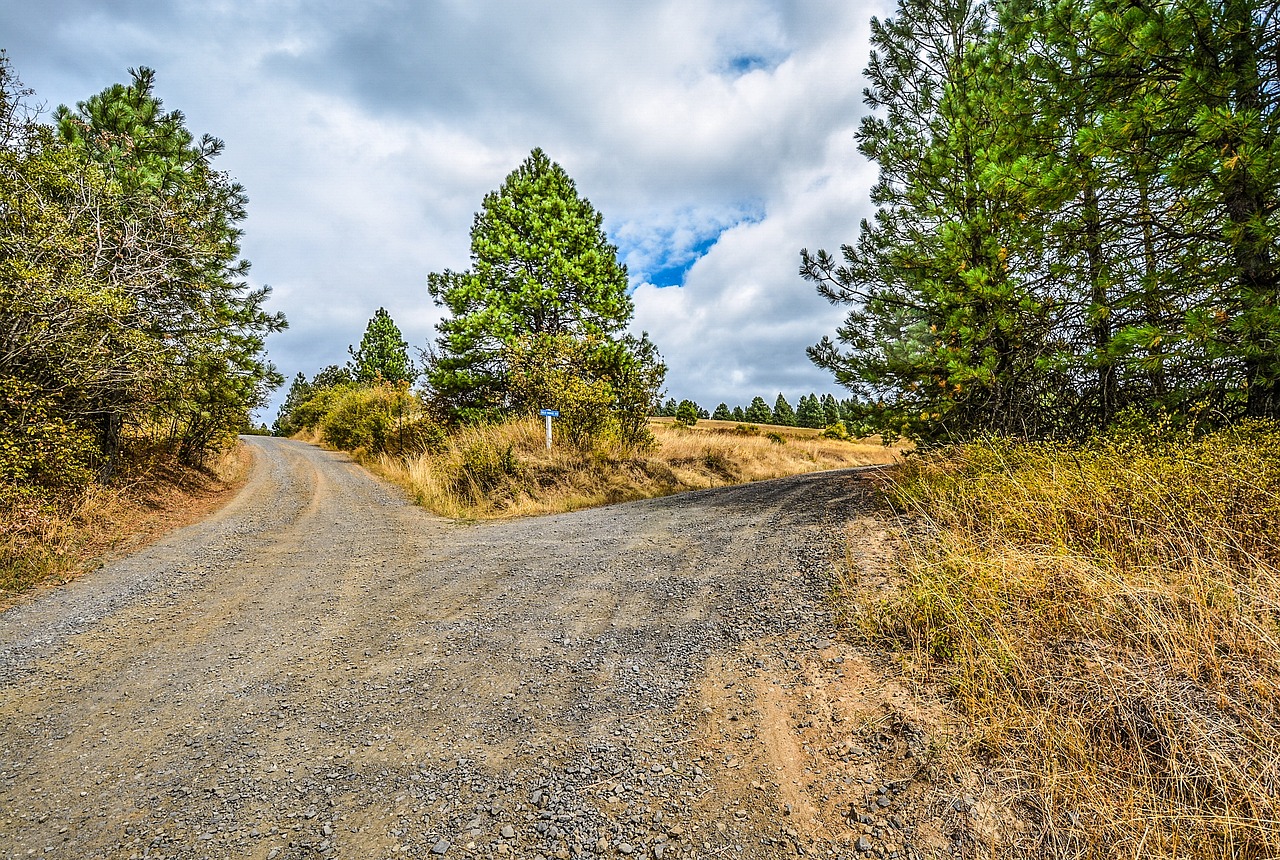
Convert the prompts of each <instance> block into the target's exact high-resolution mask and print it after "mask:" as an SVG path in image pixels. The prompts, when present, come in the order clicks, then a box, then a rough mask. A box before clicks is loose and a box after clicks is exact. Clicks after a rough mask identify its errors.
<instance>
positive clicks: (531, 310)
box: [427, 149, 633, 417]
mask: <svg viewBox="0 0 1280 860" xmlns="http://www.w3.org/2000/svg"><path fill="white" fill-rule="evenodd" d="M601 224H602V217H601V215H600V213H599V212H597V211H596V210H595V208H594V207H592V205H591V203H590V202H589V201H587V200H586V199H585V198H583V197H580V196H579V195H578V191H577V187H576V186H575V185H574V182H573V180H572V179H570V178H569V175H568V174H567V173H566V172H565V171H564V168H562V167H561V166H560V165H558V164H556V163H554V162H552V161H551V160H550V159H549V158H548V157H547V156H546V154H545V153H544V152H543V151H542V150H541V149H535V150H533V152H532V153H530V155H529V157H528V158H527V159H526V160H525V161H524V163H523V164H521V165H520V167H518V168H517V169H516V170H515V171H513V172H512V173H511V174H510V175H508V176H507V178H506V181H504V182H503V184H502V187H501V188H499V189H498V190H497V191H493V192H491V193H490V194H488V195H487V196H486V197H485V199H484V203H483V206H482V208H481V211H480V212H479V213H478V214H477V215H476V217H475V221H474V223H473V225H472V229H471V268H470V269H469V270H467V271H465V272H452V271H445V272H443V273H436V274H432V275H431V276H430V277H429V278H428V282H427V286H428V290H429V292H430V293H431V296H432V298H433V299H435V301H436V303H437V304H438V305H441V306H443V307H444V308H445V309H446V310H447V311H448V312H449V316H448V317H446V318H445V319H443V320H442V321H441V322H440V323H439V324H438V326H437V328H438V330H439V332H440V336H439V338H438V339H437V341H436V343H437V346H438V348H439V355H438V357H437V359H436V361H435V362H434V364H433V366H432V367H430V368H429V369H428V378H429V381H430V385H431V387H432V389H433V390H434V391H435V392H436V394H437V395H438V396H439V398H440V399H441V400H443V401H444V402H445V403H446V404H447V405H448V406H449V407H450V408H451V409H452V410H453V411H454V412H455V413H456V414H458V415H460V416H462V417H479V416H482V415H485V414H492V413H494V412H496V411H500V410H502V409H503V408H505V406H506V405H507V379H506V364H505V359H504V351H505V350H506V349H507V348H508V347H510V346H512V345H514V344H515V343H516V341H517V340H518V339H519V338H520V337H522V336H525V335H549V336H553V337H559V336H562V335H567V336H570V337H574V338H588V337H605V338H612V337H613V336H614V335H616V334H617V333H618V332H620V331H621V330H622V328H623V327H624V326H625V325H626V323H627V322H628V321H629V320H630V319H631V315H632V312H633V308H632V304H631V299H630V297H629V296H628V294H627V270H626V267H625V266H624V265H622V264H621V263H619V262H618V250H617V248H616V247H615V246H614V245H612V244H611V243H610V242H609V241H608V238H607V237H606V236H605V233H604V230H603V228H602V226H601Z"/></svg>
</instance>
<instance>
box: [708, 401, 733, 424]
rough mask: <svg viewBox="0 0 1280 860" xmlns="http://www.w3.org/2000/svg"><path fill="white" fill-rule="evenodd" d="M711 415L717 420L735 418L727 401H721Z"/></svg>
mask: <svg viewBox="0 0 1280 860" xmlns="http://www.w3.org/2000/svg"><path fill="white" fill-rule="evenodd" d="M711 417H712V418H714V419H715V420H716V421H730V420H732V419H733V413H732V412H730V411H729V405H728V404H727V403H721V404H720V405H719V406H717V407H716V411H715V412H712V413H711Z"/></svg>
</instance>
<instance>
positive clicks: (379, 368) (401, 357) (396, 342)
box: [347, 308, 417, 384]
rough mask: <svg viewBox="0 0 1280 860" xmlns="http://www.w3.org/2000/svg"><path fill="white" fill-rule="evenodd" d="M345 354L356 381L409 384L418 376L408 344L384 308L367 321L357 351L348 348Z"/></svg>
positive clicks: (379, 309) (353, 348)
mask: <svg viewBox="0 0 1280 860" xmlns="http://www.w3.org/2000/svg"><path fill="white" fill-rule="evenodd" d="M347 351H348V352H350V353H351V374H352V376H354V377H355V379H356V381H357V382H360V383H364V384H368V383H372V382H374V381H375V380H378V379H382V380H385V381H386V382H393V383H394V382H412V381H413V379H414V377H415V376H417V371H416V370H415V369H414V367H413V362H411V361H410V360H409V344H408V343H406V342H405V341H404V339H403V338H402V337H401V336H400V329H399V327H398V326H396V324H395V321H394V320H392V319H391V315H390V314H389V313H387V311H386V308H378V310H377V312H376V313H374V315H373V319H371V320H369V324H368V326H366V327H365V330H364V337H363V338H362V339H361V340H360V348H359V349H356V348H355V347H347Z"/></svg>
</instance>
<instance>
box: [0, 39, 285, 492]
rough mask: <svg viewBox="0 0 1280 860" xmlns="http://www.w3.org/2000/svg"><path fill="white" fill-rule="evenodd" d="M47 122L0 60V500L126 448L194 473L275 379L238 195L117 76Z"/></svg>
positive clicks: (104, 472) (274, 319)
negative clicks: (171, 459) (158, 453)
mask: <svg viewBox="0 0 1280 860" xmlns="http://www.w3.org/2000/svg"><path fill="white" fill-rule="evenodd" d="M130 74H131V76H132V80H131V82H130V83H128V84H116V85H114V86H111V87H108V88H107V89H105V90H103V91H102V92H101V93H98V94H97V95H94V96H92V97H91V98H89V99H88V100H86V101H84V102H81V103H79V104H78V105H77V107H76V108H75V109H71V108H68V107H65V106H63V107H60V108H58V110H57V111H56V112H55V114H54V116H53V122H52V123H46V122H41V121H40V119H39V117H38V115H37V113H36V112H35V111H34V110H33V109H32V107H31V101H30V99H31V97H32V95H33V94H32V93H31V91H30V90H27V89H26V88H24V87H23V86H22V84H21V83H20V81H19V79H18V77H17V75H16V74H15V73H14V71H13V69H12V67H11V66H10V64H9V62H8V59H7V57H6V56H5V55H4V54H3V52H0V503H5V504H8V503H12V502H14V500H15V499H20V498H23V497H26V498H28V499H37V500H38V499H42V498H45V497H46V496H48V495H49V494H50V493H54V492H57V491H59V490H61V489H65V488H73V489H74V488H76V487H80V486H83V485H85V484H87V483H89V482H91V481H93V480H96V479H103V478H107V477H110V476H111V475H112V474H113V473H114V472H115V471H116V469H117V468H118V465H119V463H120V461H121V458H122V456H124V455H126V454H128V453H129V452H130V450H131V449H132V448H134V447H145V448H146V449H147V450H154V449H155V448H156V447H157V446H160V447H162V448H165V449H167V450H169V451H171V452H173V453H174V454H176V455H177V456H178V457H180V458H181V459H182V460H183V461H186V462H188V463H193V464H199V463H201V462H203V461H204V460H205V459H206V457H207V456H208V455H209V454H210V453H211V452H213V451H216V450H217V449H219V448H220V447H222V446H223V445H225V444H227V443H228V442H229V441H231V440H232V439H233V438H234V436H235V434H236V433H238V432H239V431H240V430H241V429H242V428H244V427H246V426H248V423H249V414H250V411H251V410H252V409H254V408H255V407H257V406H259V405H261V404H262V403H263V402H264V399H265V396H266V394H267V393H268V391H269V390H270V389H271V388H272V387H273V386H274V385H276V384H278V383H279V381H280V378H279V376H278V374H277V373H276V372H275V369H274V368H273V367H272V366H271V365H270V364H268V363H267V362H266V360H265V358H264V355H263V347H264V339H265V337H266V335H267V334H269V333H270V332H274V331H279V330H280V329H282V328H284V326H285V321H284V319H283V317H281V316H280V315H279V314H273V313H269V312H267V311H266V310H265V309H264V302H265V300H266V298H267V295H268V290H267V289H266V288H259V289H251V288H250V287H249V286H248V285H247V284H246V283H245V280H244V278H245V273H246V272H247V271H248V268H249V264H248V262H247V261H245V260H243V259H242V258H241V257H240V245H239V242H240V235H241V233H240V227H239V225H240V222H241V221H242V220H243V219H244V217H245V206H246V202H247V201H246V196H245V192H244V189H243V188H241V186H240V185H238V184H237V183H236V182H234V181H233V180H232V179H231V178H230V177H229V176H227V175H226V174H225V173H223V172H221V171H218V170H216V169H215V168H214V166H213V162H214V160H215V159H216V157H217V156H218V154H219V153H220V152H221V151H222V143H221V141H219V140H217V139H215V138H212V137H209V136H207V135H206V136H204V137H202V138H199V139H197V138H195V137H194V136H193V135H192V134H191V132H190V131H188V130H187V128H186V124H185V119H184V117H183V115H182V114H181V113H180V112H178V111H166V110H165V109H164V107H163V105H162V104H161V101H160V99H158V98H157V97H156V96H155V93H154V84H155V75H154V73H153V72H152V71H151V70H150V69H145V68H143V69H138V70H136V71H131V72H130Z"/></svg>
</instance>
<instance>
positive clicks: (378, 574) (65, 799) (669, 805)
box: [0, 437, 906, 860]
mask: <svg viewBox="0 0 1280 860" xmlns="http://www.w3.org/2000/svg"><path fill="white" fill-rule="evenodd" d="M247 441H248V442H249V444H251V445H253V446H255V454H256V465H255V469H254V473H253V476H252V478H251V479H250V482H249V484H248V485H247V486H246V488H245V489H244V490H243V491H242V492H241V493H240V495H239V496H237V498H236V499H235V500H234V501H233V502H232V503H231V504H230V505H229V506H227V507H226V508H224V509H223V510H222V511H220V512H219V513H218V514H216V515H215V516H214V517H213V518H211V519H209V520H207V521H205V522H202V523H200V524H198V525H195V526H192V527H189V528H187V529H184V530H182V531H180V532H176V533H174V534H173V535H171V536H170V537H169V538H167V539H165V540H163V541H161V542H159V543H157V544H154V545H152V546H151V547H149V548H148V549H146V550H145V551H143V552H141V553H139V554H137V555H135V556H133V557H131V558H129V559H126V560H124V561H122V562H120V563H117V564H114V565H112V566H109V567H107V568H104V569H102V570H100V571H98V572H96V573H95V574H93V575H90V576H86V577H84V578H82V579H80V580H78V581H76V582H74V583H73V584H72V585H70V586H68V587H66V588H63V589H60V590H57V591H53V592H47V593H45V594H43V595H41V596H39V597H38V599H33V600H31V601H29V602H27V603H25V604H21V605H18V606H15V607H13V608H12V609H10V610H8V611H7V612H5V613H4V614H3V615H0V857H30V856H45V857H48V856H52V857H73V858H74V857H113V858H114V857H149V858H150V857H181V858H188V857H200V858H204V857H208V858H223V857H227V858H230V857H237V858H238V857H255V858H271V859H272V860H274V858H311V857H347V858H365V857H369V858H384V857H385V858H397V857H411V858H424V857H437V856H445V857H468V856H479V857H489V856H512V857H534V858H536V857H539V856H541V857H544V858H552V857H556V858H570V857H633V858H639V857H643V858H656V860H666V858H691V857H713V856H727V857H742V858H755V857H762V858H763V857H780V856H796V854H797V853H810V854H814V853H816V854H818V855H820V856H829V855H831V854H833V853H835V849H834V848H832V847H830V846H829V845H826V844H824V843H821V842H815V841H814V840H813V839H812V838H811V837H810V836H808V835H806V834H805V833H803V832H797V830H796V822H795V821H794V820H793V819H789V818H788V816H789V815H790V813H791V811H792V807H791V805H790V804H789V803H787V802H784V799H783V797H782V795H781V794H779V792H778V791H777V790H776V785H774V784H768V785H766V784H763V783H758V782H754V781H749V780H748V778H747V776H746V775H745V774H744V775H742V777H741V778H738V777H737V775H736V772H735V771H736V769H738V768H740V763H739V762H737V761H736V759H734V758H733V757H732V756H730V755H728V754H727V753H726V754H723V755H722V754H720V753H721V752H722V750H721V748H720V747H719V746H717V744H719V740H718V738H720V737H721V736H723V735H725V733H726V731H727V729H726V728H725V727H726V726H728V725H729V724H728V723H725V724H724V725H709V724H708V720H709V718H711V717H713V716H714V715H713V714H712V711H713V708H711V707H708V706H706V691H705V689H704V688H705V687H706V684H707V680H706V679H707V677H708V674H707V673H708V671H709V666H710V665H712V664H713V663H714V664H715V665H716V666H720V667H723V666H725V665H728V664H733V663H734V661H739V662H741V661H742V660H745V659H747V658H746V657H743V656H742V655H743V654H746V653H748V651H750V652H751V653H752V654H754V655H756V656H753V657H751V658H750V659H751V660H752V661H754V662H753V663H751V664H743V667H744V670H745V671H749V672H754V671H755V668H754V667H756V666H763V665H764V662H763V658H762V657H760V654H762V653H764V652H763V651H762V650H761V649H765V650H768V648H771V649H772V650H771V651H769V653H771V654H774V655H775V656H776V659H777V660H778V661H780V662H779V665H782V666H784V667H785V666H789V665H792V664H791V658H792V656H793V652H794V651H796V650H797V649H806V648H815V649H816V648H819V647H826V646H829V645H830V642H829V641H825V640H827V638H828V637H829V636H830V620H829V618H828V617H827V613H826V609H825V606H824V594H825V592H826V589H827V573H828V571H829V570H830V567H831V564H832V562H833V560H834V558H835V555H834V554H835V553H843V552H844V545H843V534H842V532H841V527H842V526H843V524H844V523H845V522H846V521H847V520H848V519H849V517H850V516H852V515H853V514H854V513H855V512H856V511H857V510H859V509H862V508H863V507H865V501H864V490H862V489H861V487H860V485H859V484H858V482H857V481H856V480H855V479H854V478H853V476H852V475H851V474H850V473H847V472H838V473H824V474H819V475H808V476H799V477H795V478H787V479H782V480H778V481H769V482H763V483H758V484H750V485H744V486H739V487H730V488H725V489H718V490H710V491H705V492H698V493H686V494H682V495H678V496H671V497H668V498H665V499H657V500H651V501H645V502H637V503H631V504H625V505H617V506H613V507H605V508H596V509H593V510H589V511H581V512H576V513H571V514H563V515H558V516H551V517H543V518H537V519H525V520H519V521H512V522H499V523H490V524H483V525H460V524H455V523H452V522H449V521H446V520H442V519H439V518H435V517H433V516H431V515H430V514H428V513H426V512H424V511H423V510H421V509H419V508H416V507H413V506H412V505H410V504H408V503H407V502H405V501H404V500H403V499H402V498H401V496H400V495H399V494H398V493H397V492H396V491H395V490H394V489H390V488H388V487H386V486H385V485H382V484H380V483H378V482H376V481H375V480H373V479H372V478H370V477H369V476H368V475H367V473H365V472H364V471H363V470H362V469H360V468H359V467H357V466H355V465H354V464H352V463H351V462H350V461H349V460H348V459H347V458H346V457H344V456H343V455H340V454H334V453H330V452H326V451H322V450H320V449H317V448H315V447H312V446H309V445H305V444H302V443H298V442H292V441H285V440H278V439H269V438H258V437H254V438H250V439H248V440H247ZM766 645H767V646H768V648H766ZM748 646H750V647H748ZM744 649H746V650H744ZM798 666H799V664H798V663H796V664H795V668H797V669H798ZM717 686H723V685H717ZM727 686H728V687H729V688H731V689H728V690H726V691H725V692H726V694H728V693H732V692H735V690H736V691H737V692H738V694H739V698H751V697H752V695H753V694H750V693H749V691H748V692H742V690H741V688H738V687H734V682H732V680H731V682H730V684H729V685H727ZM735 701H736V700H735ZM726 719H737V717H736V716H734V717H731V718H726ZM708 744H710V746H708ZM778 770H779V771H781V770H782V768H781V767H779V768H778ZM748 795H749V796H748ZM854 835H857V834H854ZM861 847H862V846H861V845H856V846H854V848H853V849H852V851H856V850H857V849H858V848H861ZM870 847H871V846H870V843H868V846H867V848H868V850H870ZM852 851H851V853H852ZM840 856H846V855H844V854H843V853H841V854H840ZM850 856H851V855H850ZM903 856H906V855H905V854H904V855H903Z"/></svg>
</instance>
